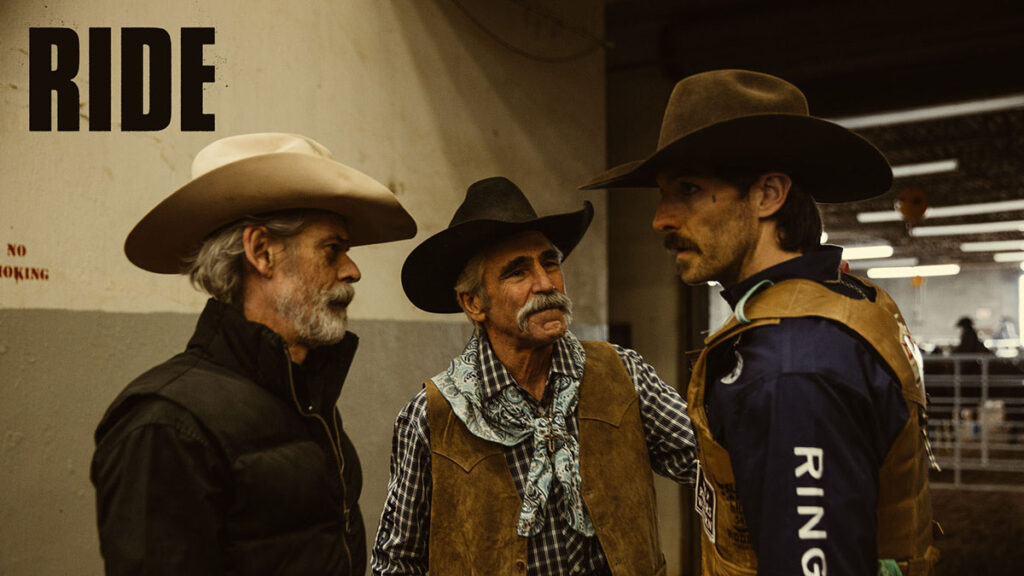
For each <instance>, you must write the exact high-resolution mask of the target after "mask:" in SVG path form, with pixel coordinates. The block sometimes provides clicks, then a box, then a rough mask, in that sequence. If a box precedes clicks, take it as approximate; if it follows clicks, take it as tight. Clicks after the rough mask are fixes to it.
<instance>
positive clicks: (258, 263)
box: [242, 226, 275, 278]
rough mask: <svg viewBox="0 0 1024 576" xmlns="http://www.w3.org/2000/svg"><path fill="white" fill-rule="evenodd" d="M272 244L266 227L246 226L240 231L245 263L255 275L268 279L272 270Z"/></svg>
mask: <svg viewBox="0 0 1024 576" xmlns="http://www.w3.org/2000/svg"><path fill="white" fill-rule="evenodd" d="M273 244H274V242H273V241H272V238H271V236H270V231H269V230H267V227H266V226H248V227H246V228H245V230H243V231H242V247H243V248H244V249H245V261H246V263H247V264H248V265H249V266H251V267H252V268H253V269H254V270H255V271H256V273H258V274H259V275H260V276H263V277H264V278H270V277H271V276H272V275H273V270H274V262H273V259H274V254H275V253H274V252H273V251H272V250H271V247H272V245H273Z"/></svg>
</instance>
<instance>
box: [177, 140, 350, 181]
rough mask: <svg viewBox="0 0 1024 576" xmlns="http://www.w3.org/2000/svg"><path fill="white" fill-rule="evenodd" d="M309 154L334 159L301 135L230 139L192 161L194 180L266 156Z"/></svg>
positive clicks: (215, 143)
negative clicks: (231, 165)
mask: <svg viewBox="0 0 1024 576" xmlns="http://www.w3.org/2000/svg"><path fill="white" fill-rule="evenodd" d="M282 153H292V154H305V155H307V156H315V157H318V158H331V151H330V150H328V149H327V148H326V147H324V146H323V145H322V144H320V143H319V142H317V141H315V140H313V139H312V138H307V137H305V136H300V135H298V134H283V133H278V132H263V133H258V134H239V135H237V136H228V137H227V138H221V139H220V140H216V141H214V142H211V143H210V144H208V145H207V146H206V147H205V148H203V149H202V150H200V151H199V153H198V154H196V157H195V160H193V161H192V179H193V180H195V179H196V178H199V177H200V176H202V175H203V174H206V173H207V172H212V171H214V170H216V169H217V168H220V167H222V166H226V165H228V164H232V163H234V162H238V161H239V160H245V159H246V158H252V157H254V156H261V155H263V154H282Z"/></svg>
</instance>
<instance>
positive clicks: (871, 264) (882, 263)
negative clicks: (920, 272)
mask: <svg viewBox="0 0 1024 576" xmlns="http://www.w3.org/2000/svg"><path fill="white" fill-rule="evenodd" d="M887 266H917V258H879V259H877V260H854V261H852V262H850V270H864V269H867V268H879V267H882V268H884V267H887Z"/></svg>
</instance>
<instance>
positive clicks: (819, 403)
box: [585, 70, 938, 575]
mask: <svg viewBox="0 0 1024 576" xmlns="http://www.w3.org/2000/svg"><path fill="white" fill-rule="evenodd" d="M891 180H892V173H891V170H890V168H889V165H888V163H887V161H886V160H885V158H884V156H882V154H881V153H880V152H879V151H878V150H877V149H876V148H875V147H874V146H872V145H871V144H870V143H869V142H867V141H866V140H864V139H863V138H861V137H860V136H858V135H856V134H854V133H852V132H850V131H848V130H846V129H845V128H843V127H841V126H839V125H836V124H833V123H831V122H828V121H825V120H822V119H819V118H815V117H813V116H810V115H809V114H808V109H807V102H806V100H805V98H804V96H803V94H802V93H801V92H800V91H799V90H798V89H797V88H796V87H795V86H793V85H792V84H790V83H788V82H786V81H784V80H782V79H780V78H776V77H774V76H770V75H767V74H761V73H757V72H748V71H743V70H718V71H712V72H705V73H702V74H697V75H695V76H691V77H689V78H685V79H683V80H682V81H680V82H679V83H678V84H677V85H676V87H675V90H674V91H673V93H672V96H671V98H670V100H669V104H668V107H667V109H666V111H665V117H664V121H663V123H662V127H661V136H660V139H659V142H658V149H657V151H655V152H654V153H653V154H651V155H650V156H648V157H647V158H645V159H643V160H639V161H636V162H631V163H629V164H626V165H623V166H619V167H616V168H613V169H611V170H609V171H607V172H605V173H604V174H601V175H600V176H598V177H597V178H595V179H594V180H593V181H592V182H590V183H589V184H587V185H586V186H585V187H586V188H635V187H655V186H656V187H658V188H660V189H661V193H662V196H661V202H660V204H659V205H658V209H657V212H656V213H655V216H654V223H653V225H654V228H655V229H656V230H658V231H659V232H662V233H663V234H664V235H665V246H666V247H667V248H668V249H669V250H670V252H671V253H672V254H673V255H674V257H675V261H676V264H677V266H678V268H679V274H680V277H681V278H682V280H683V281H684V282H686V283H688V284H698V283H703V282H708V281H717V282H718V283H720V284H721V285H722V287H723V292H722V295H723V296H724V297H725V299H726V300H727V301H728V303H729V304H730V306H731V307H732V308H733V311H734V315H733V317H732V318H731V319H730V320H729V321H728V322H727V323H726V324H725V325H724V326H723V327H722V328H720V329H719V330H718V331H717V332H715V333H714V334H712V335H711V336H710V337H709V338H708V339H707V340H706V346H705V348H704V349H703V350H702V351H701V355H700V357H699V359H698V360H697V363H696V365H695V366H694V369H693V373H692V375H691V380H690V386H689V390H688V397H687V400H688V405H689V412H690V416H691V418H692V419H693V424H694V428H695V430H696V431H697V437H698V446H699V449H698V455H699V458H700V468H699V471H698V480H697V497H696V498H695V501H696V509H697V514H698V515H699V516H700V518H701V521H702V525H703V531H702V540H703V546H702V551H703V567H704V573H705V574H708V575H720V574H724V575H734V574H754V573H761V574H807V575H811V574H815V575H818V574H820V575H824V574H826V571H827V573H829V574H861V575H868V574H872V575H873V574H876V573H877V574H895V573H899V572H894V571H893V570H897V569H898V570H901V571H902V573H903V574H927V573H929V572H930V570H931V568H932V566H933V565H934V562H935V561H936V559H937V556H938V553H937V551H936V550H935V549H934V548H933V547H932V546H931V543H932V526H931V502H930V498H929V492H928V465H929V450H928V446H927V437H926V436H925V434H924V432H925V412H924V410H925V405H924V404H925V401H924V389H923V385H922V382H921V371H920V366H919V357H918V354H919V353H918V350H917V347H916V346H915V344H914V342H913V340H912V339H911V338H910V334H909V332H908V331H907V328H906V324H905V323H904V321H903V318H902V316H901V315H900V312H899V310H898V309H897V308H896V305H895V304H894V303H893V302H892V300H891V299H890V298H889V296H888V295H887V294H886V293H885V292H884V291H882V290H881V289H880V288H878V287H877V286H874V285H872V284H870V283H869V282H867V281H866V280H863V279H860V278H857V277H854V276H850V275H848V274H844V273H842V272H841V271H840V263H841V262H840V257H841V254H842V250H841V248H839V247H837V246H820V245H819V244H820V236H821V231H822V224H821V216H820V215H819V213H818V210H817V206H816V205H815V201H818V202H845V201H852V200H859V199H864V198H869V197H872V196H876V195H878V194H882V193H883V192H885V191H886V190H887V189H888V188H889V185H890V183H891Z"/></svg>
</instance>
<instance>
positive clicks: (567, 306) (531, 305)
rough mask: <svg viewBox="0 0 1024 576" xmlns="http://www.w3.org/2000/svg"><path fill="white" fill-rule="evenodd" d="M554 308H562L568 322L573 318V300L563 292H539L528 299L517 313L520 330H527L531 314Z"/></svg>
mask: <svg viewBox="0 0 1024 576" xmlns="http://www.w3.org/2000/svg"><path fill="white" fill-rule="evenodd" d="M552 309H555V310H561V311H562V313H563V314H565V317H566V322H568V321H569V320H570V319H571V318H572V300H570V299H569V297H568V296H566V295H565V294H563V293H561V292H558V291H553V292H549V293H546V294H537V295H536V296H534V297H532V298H530V299H529V300H527V301H526V304H523V307H522V308H520V309H519V313H518V314H516V323H518V324H519V329H520V330H522V331H523V332H526V331H527V329H528V328H529V325H530V316H533V315H534V314H536V313H538V312H543V311H545V310H552Z"/></svg>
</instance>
